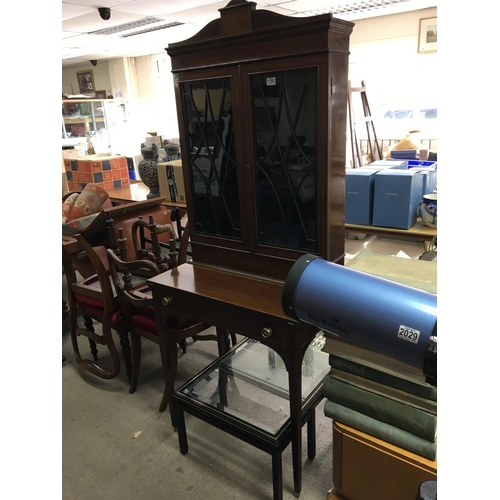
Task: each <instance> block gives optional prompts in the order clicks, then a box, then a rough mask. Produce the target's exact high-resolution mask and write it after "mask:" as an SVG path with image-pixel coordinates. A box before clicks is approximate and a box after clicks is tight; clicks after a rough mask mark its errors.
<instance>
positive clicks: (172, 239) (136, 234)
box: [108, 215, 237, 354]
mask: <svg viewBox="0 0 500 500" xmlns="http://www.w3.org/2000/svg"><path fill="white" fill-rule="evenodd" d="M148 219H149V221H146V220H145V219H143V218H142V217H139V218H138V219H137V220H136V221H135V222H134V223H133V224H132V228H131V235H132V241H133V247H134V251H135V259H137V260H139V259H148V260H150V261H152V262H154V263H155V264H156V265H157V267H158V269H159V271H160V272H163V271H167V270H168V269H172V268H174V267H176V266H178V265H180V264H184V263H185V262H186V260H187V252H188V244H189V232H188V231H187V227H188V225H187V223H186V224H185V225H184V227H183V232H182V237H181V239H180V244H179V251H177V250H176V236H175V232H174V228H173V226H172V224H170V223H167V224H156V223H155V221H154V218H153V216H152V215H149V218H148ZM108 222H110V221H108ZM148 233H149V234H148ZM165 233H166V234H168V235H169V240H168V243H166V241H165V239H163V243H162V242H161V241H160V235H162V234H165ZM121 244H122V245H125V244H126V241H124V240H123V239H122V242H121ZM117 247H118V251H116V252H115V254H116V255H118V256H119V255H120V248H119V245H118V243H117ZM128 248H129V247H128ZM162 248H164V249H168V253H167V254H165V252H162ZM123 260H129V259H123ZM229 335H230V337H231V343H232V345H236V342H237V340H236V334H235V333H233V332H229ZM193 340H194V341H196V340H198V336H196V335H195V336H194V337H193ZM178 344H179V346H180V347H181V348H182V351H183V353H184V354H185V353H186V348H187V343H186V340H185V339H179V340H178Z"/></svg>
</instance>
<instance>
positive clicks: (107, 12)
mask: <svg viewBox="0 0 500 500" xmlns="http://www.w3.org/2000/svg"><path fill="white" fill-rule="evenodd" d="M97 10H98V11H99V15H100V16H101V19H104V20H105V21H109V18H110V17H111V9H110V8H109V7H99V8H98V9H97Z"/></svg>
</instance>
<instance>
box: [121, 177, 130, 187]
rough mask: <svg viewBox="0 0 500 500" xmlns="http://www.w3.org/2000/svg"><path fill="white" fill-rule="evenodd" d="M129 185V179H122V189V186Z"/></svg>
mask: <svg viewBox="0 0 500 500" xmlns="http://www.w3.org/2000/svg"><path fill="white" fill-rule="evenodd" d="M129 184H130V179H129V178H128V177H124V178H123V179H122V187H123V186H128V185H129Z"/></svg>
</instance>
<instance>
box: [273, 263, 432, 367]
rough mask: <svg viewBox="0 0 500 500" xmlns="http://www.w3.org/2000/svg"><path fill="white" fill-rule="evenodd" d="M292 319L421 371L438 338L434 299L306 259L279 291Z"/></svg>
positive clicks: (288, 277) (355, 272)
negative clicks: (433, 339) (430, 343)
mask: <svg viewBox="0 0 500 500" xmlns="http://www.w3.org/2000/svg"><path fill="white" fill-rule="evenodd" d="M282 301H283V311H284V312H285V314H286V315H287V316H289V317H291V318H294V319H297V320H300V321H304V322H305V323H309V324H312V325H315V326H317V327H319V328H321V329H322V330H325V331H327V332H331V333H335V334H337V335H339V336H341V337H343V338H345V339H346V340H349V341H351V342H354V343H356V344H360V345H361V346H363V347H366V348H369V349H373V350H375V351H378V352H382V353H384V354H387V355H389V356H392V357H394V358H397V359H399V360H401V361H403V362H404V363H408V364H410V365H413V366H417V367H420V368H422V367H423V364H424V357H425V355H426V353H427V351H428V348H429V337H431V336H437V296H436V295H434V294H432V293H429V292H425V291H422V290H418V289H416V288H412V287H409V286H406V285H402V284H399V283H395V282H393V281H389V280H386V279H383V278H378V277H376V276H372V275H371V274H367V273H364V272H361V271H357V270H355V269H349V268H347V267H344V266H342V265H339V264H335V263H333V262H328V261H326V260H324V259H322V258H319V257H318V256H315V255H310V254H306V255H303V256H302V257H300V258H299V259H298V260H297V262H295V264H294V265H293V266H292V268H291V270H290V272H289V273H288V276H287V278H286V281H285V287H284V290H283V299H282Z"/></svg>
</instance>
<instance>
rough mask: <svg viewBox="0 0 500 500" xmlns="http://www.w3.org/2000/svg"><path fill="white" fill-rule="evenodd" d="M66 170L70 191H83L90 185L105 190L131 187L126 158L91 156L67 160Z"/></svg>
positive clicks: (65, 161)
mask: <svg viewBox="0 0 500 500" xmlns="http://www.w3.org/2000/svg"><path fill="white" fill-rule="evenodd" d="M64 168H65V170H66V178H67V181H68V189H69V190H70V191H82V190H83V188H84V187H85V186H86V185H87V184H89V183H94V184H99V185H101V186H102V187H103V188H104V189H106V190H107V189H117V188H121V187H124V186H129V185H130V180H129V173H128V166H127V158H126V157H125V156H108V155H89V156H83V157H80V158H74V159H65V160H64Z"/></svg>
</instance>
